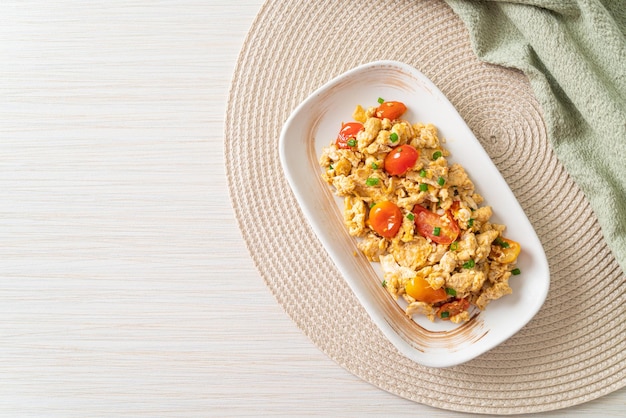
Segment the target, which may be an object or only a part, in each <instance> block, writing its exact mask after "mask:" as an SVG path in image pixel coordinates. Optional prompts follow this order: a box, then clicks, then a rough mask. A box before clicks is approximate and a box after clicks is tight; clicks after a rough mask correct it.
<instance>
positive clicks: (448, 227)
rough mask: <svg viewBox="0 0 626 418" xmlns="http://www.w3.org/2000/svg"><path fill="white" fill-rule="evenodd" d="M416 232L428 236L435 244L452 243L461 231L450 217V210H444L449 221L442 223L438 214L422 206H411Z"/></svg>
mask: <svg viewBox="0 0 626 418" xmlns="http://www.w3.org/2000/svg"><path fill="white" fill-rule="evenodd" d="M413 213H414V214H415V226H416V227H417V232H419V233H420V235H422V236H423V237H426V238H430V239H431V240H432V241H433V242H436V243H437V244H443V245H448V244H452V243H453V242H454V241H455V240H456V238H457V237H458V236H459V234H460V233H461V230H460V229H459V226H458V225H457V223H456V222H455V221H454V219H453V218H452V215H451V214H450V211H447V212H446V216H447V217H448V220H449V222H447V223H444V222H443V221H442V219H441V216H440V215H437V214H436V213H434V212H431V211H429V210H428V209H426V208H425V207H423V206H420V205H415V206H414V207H413Z"/></svg>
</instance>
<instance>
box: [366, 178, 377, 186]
mask: <svg viewBox="0 0 626 418" xmlns="http://www.w3.org/2000/svg"><path fill="white" fill-rule="evenodd" d="M379 180H380V179H378V178H376V177H369V178H368V179H367V180H365V184H367V185H368V186H376V185H377V184H378V181H379Z"/></svg>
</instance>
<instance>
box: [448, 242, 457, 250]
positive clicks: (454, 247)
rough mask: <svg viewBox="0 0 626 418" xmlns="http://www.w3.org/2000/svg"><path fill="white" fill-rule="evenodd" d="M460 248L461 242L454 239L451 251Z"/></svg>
mask: <svg viewBox="0 0 626 418" xmlns="http://www.w3.org/2000/svg"><path fill="white" fill-rule="evenodd" d="M458 249H459V243H458V242H456V241H454V242H453V243H452V244H450V251H456V250H458Z"/></svg>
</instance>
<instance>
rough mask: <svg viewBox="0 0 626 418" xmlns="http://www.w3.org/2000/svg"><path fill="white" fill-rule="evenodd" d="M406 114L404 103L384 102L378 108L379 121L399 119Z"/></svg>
mask: <svg viewBox="0 0 626 418" xmlns="http://www.w3.org/2000/svg"><path fill="white" fill-rule="evenodd" d="M404 112H406V106H405V104H404V103H402V102H393V101H391V102H382V103H381V104H380V106H378V107H377V108H376V117H377V118H379V119H384V118H387V119H389V120H394V119H398V118H399V117H400V116H402V114H403V113H404Z"/></svg>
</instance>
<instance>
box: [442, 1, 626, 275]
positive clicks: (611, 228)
mask: <svg viewBox="0 0 626 418" xmlns="http://www.w3.org/2000/svg"><path fill="white" fill-rule="evenodd" d="M446 1H447V3H448V4H449V5H450V6H451V7H452V9H453V10H454V11H455V13H456V14H458V15H459V16H460V17H461V19H462V20H463V21H464V22H465V25H466V26H467V28H468V29H469V32H470V38H471V42H472V47H473V48H474V51H475V52H476V54H477V56H478V58H479V59H481V60H483V61H486V62H489V63H492V64H497V65H503V66H506V67H512V68H517V69H519V70H521V71H523V72H524V73H525V74H526V76H527V77H528V79H529V80H530V84H531V86H532V88H533V91H534V93H535V95H536V97H537V99H538V101H539V103H540V105H541V107H542V110H543V116H544V121H545V124H546V128H547V132H548V137H549V139H550V142H551V144H552V147H553V149H554V151H555V153H556V155H557V157H558V158H559V161H561V163H562V164H563V165H564V167H565V169H566V170H567V171H568V173H569V174H570V175H571V176H572V178H573V179H574V181H576V182H577V184H578V185H579V187H580V188H581V189H582V191H583V192H584V194H585V196H586V197H587V199H588V200H589V202H590V203H591V206H592V208H593V210H594V212H595V214H596V216H597V218H598V220H599V223H600V226H601V228H602V232H603V234H604V238H605V240H606V242H607V243H608V245H609V247H610V248H611V249H612V251H613V254H614V255H615V257H616V259H617V261H618V263H619V264H620V266H621V268H622V270H623V271H625V272H626V1H623V0H615V1H610V0H603V1H600V0H577V1H576V0H570V1H566V0H561V1H557V0H552V1H540V0H509V1H506V0H499V1H498V0H492V1H464V0H446ZM538 175H540V173H538Z"/></svg>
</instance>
